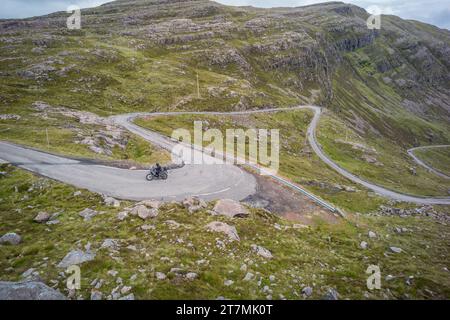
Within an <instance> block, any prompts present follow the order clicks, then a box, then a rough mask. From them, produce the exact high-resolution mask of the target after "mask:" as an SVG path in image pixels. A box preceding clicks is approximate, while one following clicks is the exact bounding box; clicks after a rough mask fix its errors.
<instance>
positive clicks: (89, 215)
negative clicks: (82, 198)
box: [78, 208, 98, 221]
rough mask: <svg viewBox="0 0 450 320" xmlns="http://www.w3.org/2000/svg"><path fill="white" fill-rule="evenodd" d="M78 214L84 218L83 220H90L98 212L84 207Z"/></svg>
mask: <svg viewBox="0 0 450 320" xmlns="http://www.w3.org/2000/svg"><path fill="white" fill-rule="evenodd" d="M78 215H80V216H81V217H83V218H84V221H90V220H91V219H92V218H93V217H95V216H96V215H98V212H97V211H95V210H92V209H89V208H86V209H84V210H83V211H81V212H80V213H79V214H78Z"/></svg>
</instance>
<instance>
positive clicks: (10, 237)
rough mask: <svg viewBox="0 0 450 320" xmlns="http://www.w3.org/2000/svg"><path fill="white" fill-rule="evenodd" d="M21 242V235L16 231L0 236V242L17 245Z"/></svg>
mask: <svg viewBox="0 0 450 320" xmlns="http://www.w3.org/2000/svg"><path fill="white" fill-rule="evenodd" d="M21 242H22V237H21V236H19V235H18V234H17V233H14V232H11V233H7V234H4V235H3V236H2V237H0V244H10V245H18V244H20V243H21Z"/></svg>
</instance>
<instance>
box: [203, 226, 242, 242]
mask: <svg viewBox="0 0 450 320" xmlns="http://www.w3.org/2000/svg"><path fill="white" fill-rule="evenodd" d="M206 229H208V230H209V231H213V232H221V233H224V234H226V235H227V236H228V238H229V239H230V240H231V241H240V238H239V235H238V233H237V230H236V228H235V227H234V226H230V225H228V224H226V223H223V222H220V221H213V222H211V223H209V224H208V225H206Z"/></svg>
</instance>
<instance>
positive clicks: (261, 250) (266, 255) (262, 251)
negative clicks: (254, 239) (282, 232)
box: [251, 244, 273, 259]
mask: <svg viewBox="0 0 450 320" xmlns="http://www.w3.org/2000/svg"><path fill="white" fill-rule="evenodd" d="M251 248H252V249H253V251H254V252H255V253H256V254H257V255H260V256H261V257H263V258H266V259H272V258H273V255H272V253H271V252H270V251H269V250H267V249H266V248H264V247H261V246H258V245H256V244H252V245H251Z"/></svg>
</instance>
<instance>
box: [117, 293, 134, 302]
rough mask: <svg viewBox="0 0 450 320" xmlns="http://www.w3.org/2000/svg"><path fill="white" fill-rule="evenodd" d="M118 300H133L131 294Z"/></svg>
mask: <svg viewBox="0 0 450 320" xmlns="http://www.w3.org/2000/svg"><path fill="white" fill-rule="evenodd" d="M119 300H134V294H133V293H130V294H129V295H127V296H124V297H122V298H119Z"/></svg>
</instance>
